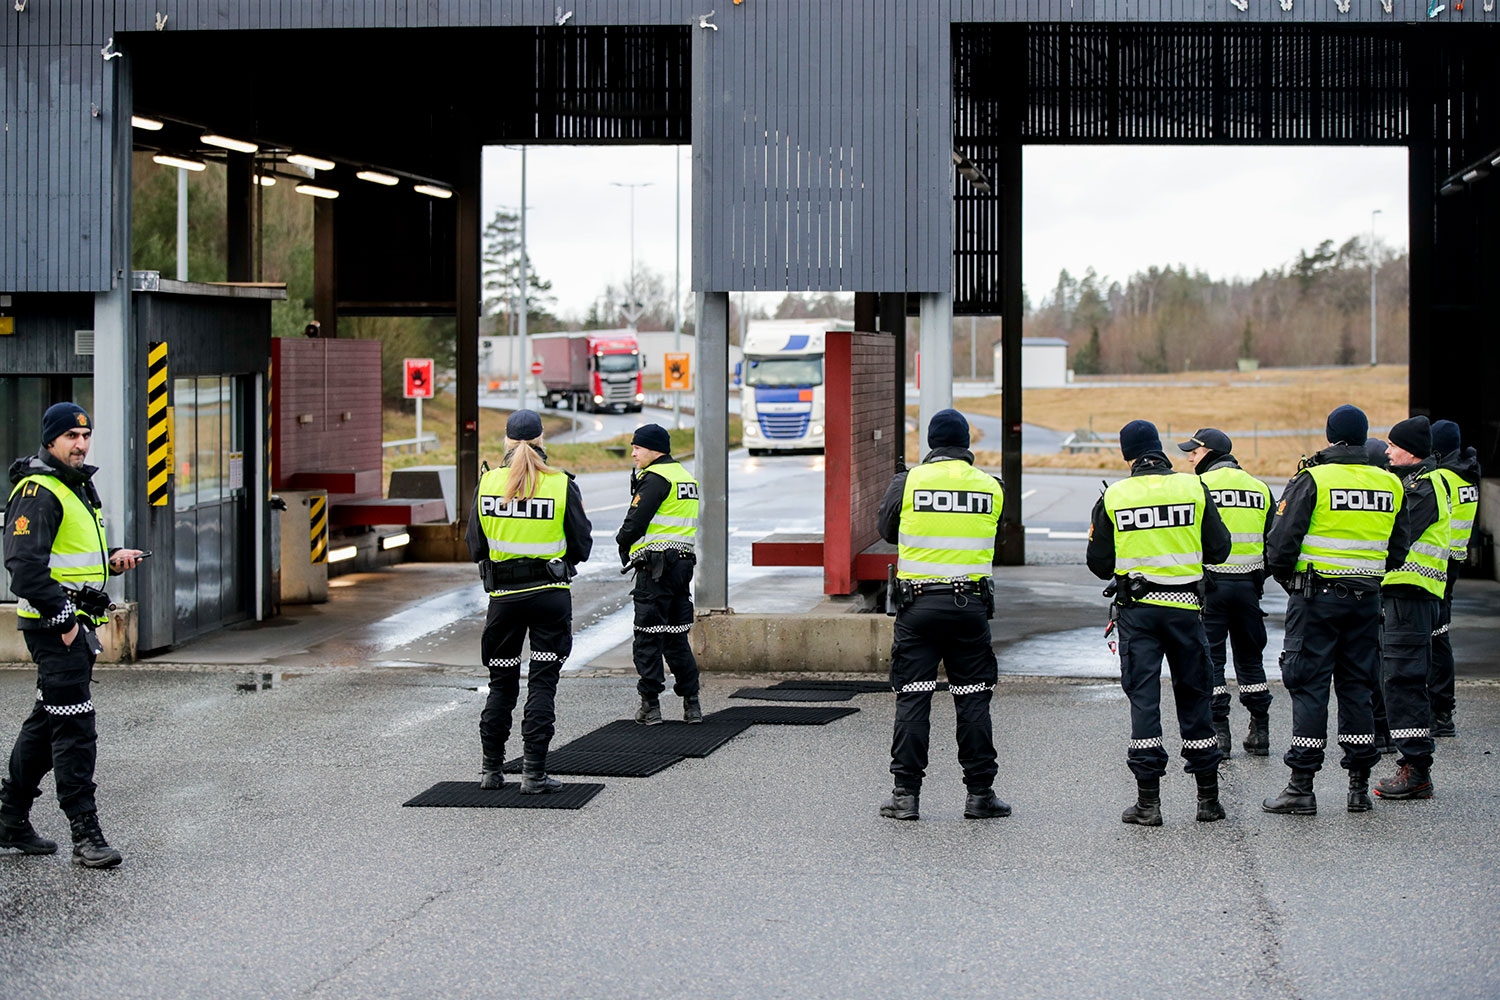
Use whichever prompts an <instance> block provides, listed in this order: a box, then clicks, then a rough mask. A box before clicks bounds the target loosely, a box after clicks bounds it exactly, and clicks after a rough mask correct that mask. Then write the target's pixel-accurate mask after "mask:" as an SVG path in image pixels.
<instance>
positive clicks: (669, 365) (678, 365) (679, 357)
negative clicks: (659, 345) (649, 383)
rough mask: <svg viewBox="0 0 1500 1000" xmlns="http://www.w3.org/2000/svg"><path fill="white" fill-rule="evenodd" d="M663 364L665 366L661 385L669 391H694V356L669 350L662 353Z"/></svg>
mask: <svg viewBox="0 0 1500 1000" xmlns="http://www.w3.org/2000/svg"><path fill="white" fill-rule="evenodd" d="M662 366H663V368H664V370H663V372H662V376H661V387H662V389H664V390H666V391H667V392H692V391H693V358H692V355H691V354H687V353H686V352H684V353H680V354H674V353H673V352H671V351H667V352H666V353H665V354H663V355H662Z"/></svg>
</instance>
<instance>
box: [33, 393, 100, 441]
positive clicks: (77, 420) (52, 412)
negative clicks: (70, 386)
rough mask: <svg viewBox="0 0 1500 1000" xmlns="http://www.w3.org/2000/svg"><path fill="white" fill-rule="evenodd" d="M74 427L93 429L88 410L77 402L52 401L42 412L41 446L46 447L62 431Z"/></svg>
mask: <svg viewBox="0 0 1500 1000" xmlns="http://www.w3.org/2000/svg"><path fill="white" fill-rule="evenodd" d="M75 427H82V428H84V429H86V430H90V431H91V430H93V429H94V422H93V421H92V420H90V419H89V415H88V411H86V410H85V409H84V408H83V407H81V406H79V405H78V404H77V403H53V404H52V405H51V406H49V407H47V412H46V413H43V414H42V447H43V448H45V447H47V446H48V445H50V444H51V443H52V442H53V441H56V440H57V439H58V437H59V435H61V434H62V433H63V432H64V431H70V430H73V429H74V428H75Z"/></svg>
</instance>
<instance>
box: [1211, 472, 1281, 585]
mask: <svg viewBox="0 0 1500 1000" xmlns="http://www.w3.org/2000/svg"><path fill="white" fill-rule="evenodd" d="M1215 469H1241V470H1243V466H1241V465H1240V461H1239V459H1237V458H1235V457H1234V456H1233V455H1230V454H1225V453H1221V452H1217V451H1211V452H1209V453H1208V454H1207V455H1205V456H1203V461H1201V462H1199V463H1198V467H1197V468H1195V469H1194V470H1193V471H1194V472H1195V473H1197V474H1198V475H1199V476H1201V475H1203V474H1204V473H1205V472H1212V471H1214V470H1215ZM1209 496H1210V498H1212V496H1213V493H1212V491H1210V493H1209ZM1219 519H1220V520H1221V521H1222V520H1223V516H1222V515H1221V516H1220V518H1219ZM1275 520H1276V504H1275V503H1274V502H1273V503H1268V504H1266V523H1265V526H1264V527H1263V528H1262V529H1261V541H1262V542H1264V541H1265V540H1266V539H1267V538H1270V537H1271V525H1272V523H1274V522H1275ZM1230 575H1231V576H1233V575H1235V574H1230ZM1259 579H1261V580H1264V577H1260V578H1259Z"/></svg>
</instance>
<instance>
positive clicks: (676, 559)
mask: <svg viewBox="0 0 1500 1000" xmlns="http://www.w3.org/2000/svg"><path fill="white" fill-rule="evenodd" d="M630 456H631V459H632V460H633V461H634V462H635V470H634V472H633V473H632V474H631V479H630V492H631V494H632V495H631V498H630V508H629V509H628V510H627V511H626V513H625V522H624V523H623V524H621V525H620V531H619V533H618V534H617V535H615V542H616V543H617V544H618V545H619V546H620V562H621V563H622V564H624V565H625V566H626V567H627V568H628V567H634V569H635V589H634V590H632V591H631V596H632V597H633V598H634V599H635V636H634V642H633V643H632V644H631V652H632V654H633V655H634V657H635V671H636V673H637V674H639V675H640V680H639V681H637V682H636V691H637V692H638V693H639V694H640V696H641V702H640V705H638V706H637V707H636V712H635V721H636V722H639V723H640V724H641V725H643V726H656V725H660V724H661V721H662V718H661V693H662V692H663V691H664V690H666V687H667V684H666V674H665V673H664V672H663V670H662V660H663V659H665V660H666V662H667V666H668V667H670V668H671V669H672V677H673V684H672V690H673V691H675V692H676V693H677V696H678V697H680V698H681V699H682V718H683V721H684V722H690V723H699V722H702V721H703V708H702V706H701V705H700V704H699V701H698V661H697V660H695V659H694V658H693V649H692V646H691V645H689V643H688V632H690V631H691V630H692V628H693V596H692V590H691V589H690V588H691V587H692V583H693V566H694V564H695V563H696V562H697V557H696V556H695V555H694V554H693V547H694V545H695V544H696V539H697V537H698V482H697V480H695V479H693V477H692V476H690V475H689V474H688V471H687V470H686V469H684V468H683V467H682V466H681V465H680V464H678V462H677V460H676V459H675V458H673V457H672V439H671V436H670V435H668V434H667V430H666V428H665V427H662V426H661V425H659V424H645V425H643V426H641V427H637V428H636V430H635V434H634V436H632V437H631V440H630Z"/></svg>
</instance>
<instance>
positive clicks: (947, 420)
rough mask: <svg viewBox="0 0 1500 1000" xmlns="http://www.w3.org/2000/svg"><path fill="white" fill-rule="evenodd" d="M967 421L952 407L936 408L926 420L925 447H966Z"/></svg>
mask: <svg viewBox="0 0 1500 1000" xmlns="http://www.w3.org/2000/svg"><path fill="white" fill-rule="evenodd" d="M968 446H969V422H968V421H967V420H966V419H964V415H963V414H962V413H959V412H958V411H957V410H954V409H951V408H950V409H947V410H938V411H937V412H936V413H934V414H933V415H932V419H931V420H930V421H928V422H927V447H929V448H967V447H968Z"/></svg>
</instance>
